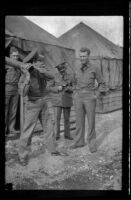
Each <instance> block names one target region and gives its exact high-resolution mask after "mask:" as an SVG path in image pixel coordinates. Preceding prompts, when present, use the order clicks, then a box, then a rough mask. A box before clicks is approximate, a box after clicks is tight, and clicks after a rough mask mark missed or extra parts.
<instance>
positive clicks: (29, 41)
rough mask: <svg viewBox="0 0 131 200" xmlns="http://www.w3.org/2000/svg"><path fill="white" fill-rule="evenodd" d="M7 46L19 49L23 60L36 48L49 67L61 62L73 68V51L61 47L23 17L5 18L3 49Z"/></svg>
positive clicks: (46, 33) (64, 46) (49, 35)
mask: <svg viewBox="0 0 131 200" xmlns="http://www.w3.org/2000/svg"><path fill="white" fill-rule="evenodd" d="M8 45H13V46H16V47H17V48H19V49H20V50H21V56H23V58H24V57H25V56H26V55H27V54H28V53H29V52H30V51H32V49H33V48H38V51H39V52H40V53H41V54H44V55H45V62H46V63H45V64H47V65H48V66H49V67H52V66H56V65H58V64H60V63H61V62H63V61H67V62H68V63H69V65H70V66H71V67H72V66H73V61H74V50H73V49H71V48H68V47H66V45H62V44H61V43H60V42H59V41H58V40H57V39H56V38H55V37H54V36H53V35H51V34H50V33H48V32H47V31H45V30H44V29H42V28H40V27H39V26H37V25H36V24H34V23H33V22H31V21H30V20H28V19H27V18H26V17H24V16H6V17H5V47H7V46H8ZM22 53H23V54H22Z"/></svg>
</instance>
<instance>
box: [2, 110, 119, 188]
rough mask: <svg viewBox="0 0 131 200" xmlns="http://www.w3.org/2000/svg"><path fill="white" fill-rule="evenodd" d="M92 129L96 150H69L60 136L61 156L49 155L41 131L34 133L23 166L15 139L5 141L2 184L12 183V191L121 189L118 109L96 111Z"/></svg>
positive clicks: (67, 143) (67, 142) (67, 144)
mask: <svg viewBox="0 0 131 200" xmlns="http://www.w3.org/2000/svg"><path fill="white" fill-rule="evenodd" d="M96 132H97V144H98V151H97V153H93V154H91V153H90V152H89V149H88V146H85V147H83V148H78V149H74V150H70V149H69V148H68V147H69V145H70V144H71V143H72V141H67V140H65V139H64V138H63V135H62V136H61V139H60V140H59V141H58V147H59V149H60V150H61V151H63V152H66V153H67V154H68V155H65V156H51V155H50V153H49V152H48V151H47V150H46V149H45V146H44V144H43V137H42V133H41V134H39V135H38V134H37V135H34V136H33V139H32V153H31V156H30V160H29V163H28V165H27V166H21V165H20V164H19V163H18V162H17V148H18V139H16V140H8V141H7V142H6V162H5V169H6V174H5V178H6V183H10V182H11V183H13V189H14V190H18V189H20V190H23V189H24V190H26V189H33V190H35V189H36V190H37V189H42V190H48V189H49V190H54V189H56V190H72V189H76V190H82V189H84V190H121V185H122V183H121V175H122V166H121V164H122V163H121V159H122V111H121V110H119V111H115V112H112V113H108V114H97V115H96ZM71 134H72V136H74V134H75V131H74V132H72V133H71Z"/></svg>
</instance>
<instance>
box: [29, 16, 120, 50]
mask: <svg viewBox="0 0 131 200" xmlns="http://www.w3.org/2000/svg"><path fill="white" fill-rule="evenodd" d="M25 17H26V18H28V19H29V20H31V21H32V22H34V23H35V24H37V25H39V26H40V27H41V28H43V29H44V30H46V31H48V32H49V33H51V34H52V35H54V36H55V37H60V36H61V35H62V34H64V33H65V32H67V31H68V30H70V29H71V28H73V27H74V26H76V25H77V24H78V23H80V22H83V23H85V24H86V25H88V26H89V27H91V28H92V29H94V30H95V31H97V32H98V33H100V34H101V35H103V36H104V37H106V38H107V39H109V40H110V41H112V42H113V43H115V44H116V45H119V46H123V17H122V16H25Z"/></svg>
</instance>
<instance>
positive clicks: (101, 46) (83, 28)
mask: <svg viewBox="0 0 131 200" xmlns="http://www.w3.org/2000/svg"><path fill="white" fill-rule="evenodd" d="M59 41H60V42H61V43H62V44H66V45H68V46H69V47H70V48H73V49H75V50H76V56H77V57H78V51H79V49H80V48H81V47H83V46H84V47H85V46H87V47H88V48H89V49H90V50H91V56H96V57H97V56H99V57H109V58H122V50H123V48H120V47H118V46H117V45H115V44H114V43H112V42H111V41H109V40H108V39H106V38H105V37H103V36H102V35H100V34H99V33H97V32H96V31H95V30H93V29H92V28H90V27H89V26H87V25H86V24H84V23H83V22H81V23H79V24H77V25H76V26H75V27H73V28H72V29H70V30H69V31H67V32H66V33H64V34H63V35H62V36H60V37H59Z"/></svg>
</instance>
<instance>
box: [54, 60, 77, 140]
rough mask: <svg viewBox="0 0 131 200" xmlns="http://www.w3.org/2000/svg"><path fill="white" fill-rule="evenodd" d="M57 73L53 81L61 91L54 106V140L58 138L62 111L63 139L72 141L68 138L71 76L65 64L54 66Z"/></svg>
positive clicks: (71, 91)
mask: <svg viewBox="0 0 131 200" xmlns="http://www.w3.org/2000/svg"><path fill="white" fill-rule="evenodd" d="M56 68H57V69H58V71H59V74H58V76H57V77H56V79H55V82H54V85H55V86H59V85H60V86H62V88H63V90H62V91H61V92H60V93H59V98H58V101H56V103H55V104H54V107H55V116H56V123H55V125H56V127H55V128H56V140H58V139H59V138H60V119H61V113H62V111H63V116H64V137H65V139H68V140H73V138H72V137H71V136H70V111H71V106H72V104H73V103H72V93H73V90H72V80H73V79H72V76H71V75H70V74H68V73H67V63H66V62H63V63H62V64H60V65H58V66H56Z"/></svg>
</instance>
